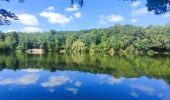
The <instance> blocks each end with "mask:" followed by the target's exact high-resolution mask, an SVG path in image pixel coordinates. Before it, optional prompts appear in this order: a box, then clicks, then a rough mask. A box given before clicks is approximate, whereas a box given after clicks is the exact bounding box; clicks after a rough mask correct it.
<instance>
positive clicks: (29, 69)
mask: <svg viewBox="0 0 170 100" xmlns="http://www.w3.org/2000/svg"><path fill="white" fill-rule="evenodd" d="M41 70H42V69H31V68H28V69H24V70H23V71H25V72H28V73H37V72H40V71H41Z"/></svg>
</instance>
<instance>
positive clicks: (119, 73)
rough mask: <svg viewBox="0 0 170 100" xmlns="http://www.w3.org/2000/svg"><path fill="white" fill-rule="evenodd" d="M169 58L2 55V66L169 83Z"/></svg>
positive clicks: (0, 55)
mask: <svg viewBox="0 0 170 100" xmlns="http://www.w3.org/2000/svg"><path fill="white" fill-rule="evenodd" d="M169 66H170V59H169V58H168V57H163V58H160V57H154V58H151V57H119V56H115V57H110V56H107V55H95V56H89V55H77V56H76V55H64V54H63V55H58V54H52V53H51V54H45V55H27V54H0V69H1V70H3V69H13V70H20V69H26V68H35V69H44V70H50V71H52V72H54V71H56V70H71V71H84V72H90V73H102V74H109V75H113V76H114V77H127V78H130V77H141V76H147V77H149V78H157V79H164V80H165V81H167V82H168V83H169V84H170V77H169V76H170V67H169Z"/></svg>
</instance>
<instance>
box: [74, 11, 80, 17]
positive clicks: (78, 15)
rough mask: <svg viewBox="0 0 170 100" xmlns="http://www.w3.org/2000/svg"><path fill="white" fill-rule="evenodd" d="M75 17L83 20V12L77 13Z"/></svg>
mask: <svg viewBox="0 0 170 100" xmlns="http://www.w3.org/2000/svg"><path fill="white" fill-rule="evenodd" d="M74 17H76V18H81V17H82V14H81V12H76V13H74Z"/></svg>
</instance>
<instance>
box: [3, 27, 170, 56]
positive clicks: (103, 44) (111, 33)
mask: <svg viewBox="0 0 170 100" xmlns="http://www.w3.org/2000/svg"><path fill="white" fill-rule="evenodd" d="M35 48H37V49H43V50H45V51H46V52H61V51H65V52H67V53H75V54H77V53H78V54H79V53H90V54H92V55H93V54H96V53H109V54H114V53H118V54H121V55H129V54H130V55H143V54H148V55H153V54H155V53H159V54H160V53H161V54H162V53H163V54H165V53H166V54H170V52H169V51H170V24H167V25H165V26H149V27H146V28H145V27H139V26H133V25H115V26H112V27H109V28H105V29H91V30H82V31H65V32H64V31H61V32H59V31H55V30H51V31H49V32H42V33H23V32H8V33H2V32H0V51H5V52H6V51H27V50H28V49H35Z"/></svg>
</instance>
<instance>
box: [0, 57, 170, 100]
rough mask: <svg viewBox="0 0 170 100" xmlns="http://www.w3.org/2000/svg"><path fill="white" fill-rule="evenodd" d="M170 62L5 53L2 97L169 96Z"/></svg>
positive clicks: (146, 99) (119, 99)
mask: <svg viewBox="0 0 170 100" xmlns="http://www.w3.org/2000/svg"><path fill="white" fill-rule="evenodd" d="M74 59H80V60H74ZM169 65H170V59H169V58H168V57H164V58H160V57H159V58H150V57H135V58H131V57H130V58H127V57H116V56H115V57H110V56H106V55H104V56H101V55H98V56H88V55H86V56H85V55H83V56H82V55H81V57H79V56H78V57H76V56H73V55H71V56H69V55H54V54H50V55H49V54H47V55H39V56H37V55H36V56H35V55H25V54H24V55H23V54H1V55H0V68H1V71H0V99H1V100H11V99H16V100H23V97H24V99H25V100H39V99H45V100H56V99H60V100H67V99H69V100H76V99H81V100H87V99H92V100H94V99H98V100H105V99H107V100H113V99H115V100H136V99H137V100H138V99H139V100H169V99H170V86H169V83H170V77H169V75H170V67H169Z"/></svg>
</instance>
